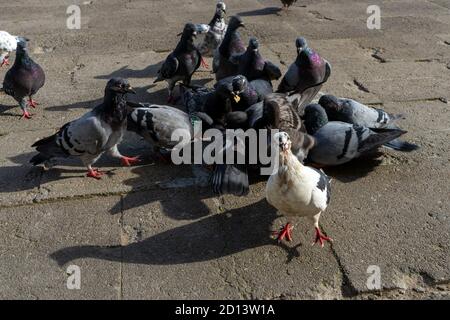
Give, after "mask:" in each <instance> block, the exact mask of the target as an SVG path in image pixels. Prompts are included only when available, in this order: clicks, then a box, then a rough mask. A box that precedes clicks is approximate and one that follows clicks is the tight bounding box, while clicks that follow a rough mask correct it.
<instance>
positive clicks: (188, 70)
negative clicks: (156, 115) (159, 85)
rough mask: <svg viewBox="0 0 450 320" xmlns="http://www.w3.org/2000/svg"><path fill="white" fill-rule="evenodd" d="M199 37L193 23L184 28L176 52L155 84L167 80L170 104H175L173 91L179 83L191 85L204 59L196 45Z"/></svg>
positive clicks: (163, 68)
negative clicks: (196, 39) (195, 42)
mask: <svg viewBox="0 0 450 320" xmlns="http://www.w3.org/2000/svg"><path fill="white" fill-rule="evenodd" d="M196 36H197V27H196V26H195V25H194V24H192V23H187V24H186V25H185V27H184V30H183V33H182V35H181V39H180V41H179V42H178V45H177V47H176V48H175V50H174V51H173V52H172V53H170V54H169V55H168V56H167V58H166V60H165V61H164V63H163V64H162V66H161V69H160V70H159V71H158V77H157V78H156V80H155V81H154V83H155V82H159V81H163V80H166V81H167V83H168V91H169V98H168V102H169V103H172V102H174V97H173V93H172V91H173V89H174V87H175V84H176V83H177V82H178V81H182V82H183V83H184V84H188V85H189V84H190V83H191V78H192V75H193V74H194V72H195V71H196V70H197V69H198V68H199V67H200V64H201V61H202V57H201V54H200V51H199V50H198V49H197V47H196V46H195V44H194V40H195V38H196Z"/></svg>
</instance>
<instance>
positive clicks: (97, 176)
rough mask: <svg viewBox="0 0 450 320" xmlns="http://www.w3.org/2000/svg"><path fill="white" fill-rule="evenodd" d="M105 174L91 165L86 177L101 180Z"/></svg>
mask: <svg viewBox="0 0 450 320" xmlns="http://www.w3.org/2000/svg"><path fill="white" fill-rule="evenodd" d="M103 174H104V173H103V172H101V171H99V170H98V169H93V168H92V167H91V166H88V173H87V174H86V177H90V178H94V179H97V180H99V179H100V178H101V177H102V176H103Z"/></svg>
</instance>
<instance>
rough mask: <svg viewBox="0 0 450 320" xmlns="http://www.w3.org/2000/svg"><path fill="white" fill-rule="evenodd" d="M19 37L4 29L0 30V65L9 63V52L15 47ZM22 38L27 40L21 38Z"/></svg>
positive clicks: (14, 49)
mask: <svg viewBox="0 0 450 320" xmlns="http://www.w3.org/2000/svg"><path fill="white" fill-rule="evenodd" d="M20 39H21V37H18V36H13V35H10V34H9V33H8V32H6V31H0V61H1V64H0V67H3V66H4V65H7V66H8V65H9V61H8V58H9V54H10V53H11V52H13V51H16V49H17V42H19V41H20ZM23 39H24V40H27V39H25V38H23Z"/></svg>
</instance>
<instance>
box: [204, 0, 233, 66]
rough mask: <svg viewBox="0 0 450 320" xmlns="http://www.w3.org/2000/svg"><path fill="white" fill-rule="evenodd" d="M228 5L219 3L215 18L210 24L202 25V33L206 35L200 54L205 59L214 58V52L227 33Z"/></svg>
mask: <svg viewBox="0 0 450 320" xmlns="http://www.w3.org/2000/svg"><path fill="white" fill-rule="evenodd" d="M226 10H227V9H226V5H225V3H224V2H223V1H220V0H219V1H218V2H217V5H216V11H215V13H214V17H213V18H212V20H211V22H210V23H209V24H204V25H202V26H203V28H202V31H200V33H206V35H205V37H204V39H203V42H202V43H201V44H200V46H199V50H200V53H201V54H202V56H204V57H212V56H213V55H214V51H215V50H216V48H217V47H219V45H220V44H221V43H222V40H223V38H224V37H225V33H226V32H227V27H228V26H227V24H226V22H225V14H226Z"/></svg>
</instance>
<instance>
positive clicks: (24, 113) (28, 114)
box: [21, 111, 31, 119]
mask: <svg viewBox="0 0 450 320" xmlns="http://www.w3.org/2000/svg"><path fill="white" fill-rule="evenodd" d="M21 119H31V113H29V112H28V111H23V113H22V117H21Z"/></svg>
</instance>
